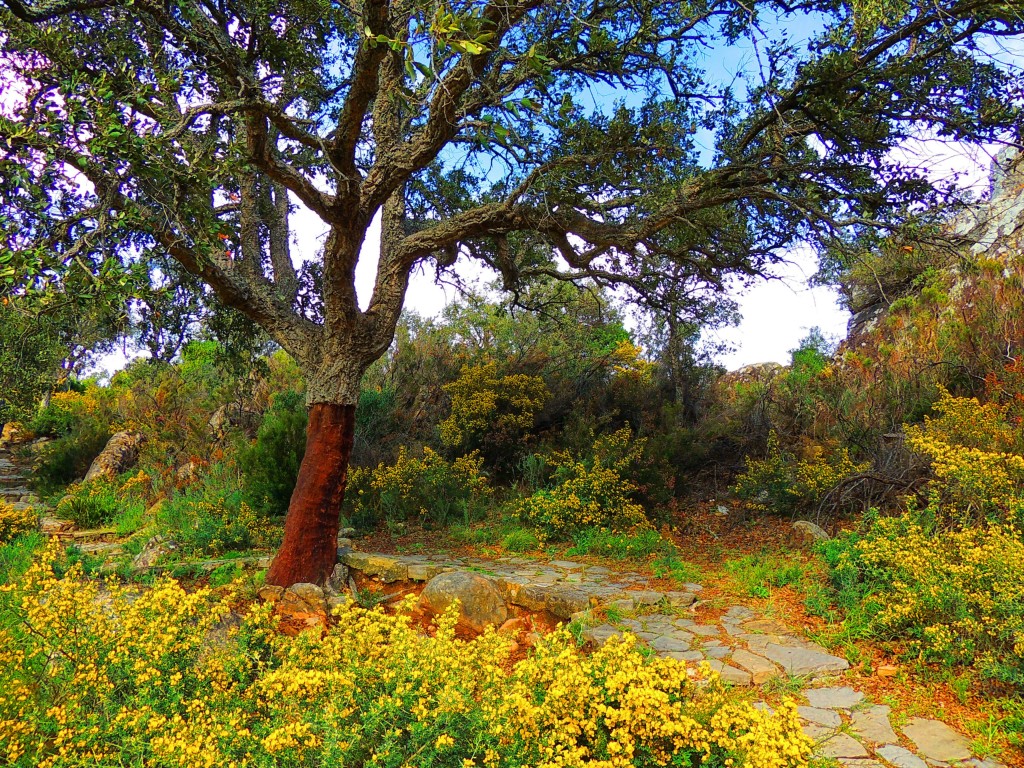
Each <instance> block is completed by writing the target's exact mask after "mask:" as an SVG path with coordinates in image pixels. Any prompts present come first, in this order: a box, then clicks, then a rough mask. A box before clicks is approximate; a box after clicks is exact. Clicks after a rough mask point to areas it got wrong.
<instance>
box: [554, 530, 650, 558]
mask: <svg viewBox="0 0 1024 768" xmlns="http://www.w3.org/2000/svg"><path fill="white" fill-rule="evenodd" d="M572 542H573V545H572V547H571V548H570V549H569V550H567V551H566V554H567V555H569V556H570V557H572V556H576V555H598V556H600V557H610V558H612V559H613V560H627V559H634V560H645V559H647V558H648V557H650V556H651V555H653V554H655V553H657V552H661V551H662V550H663V549H664V547H665V544H666V542H665V540H664V539H662V538H661V535H660V534H659V533H658V532H657V531H655V530H654V529H653V528H646V529H642V530H639V531H635V532H633V533H614V532H613V531H609V530H608V529H607V528H584V529H583V530H580V531H576V532H575V533H574V534H573V535H572Z"/></svg>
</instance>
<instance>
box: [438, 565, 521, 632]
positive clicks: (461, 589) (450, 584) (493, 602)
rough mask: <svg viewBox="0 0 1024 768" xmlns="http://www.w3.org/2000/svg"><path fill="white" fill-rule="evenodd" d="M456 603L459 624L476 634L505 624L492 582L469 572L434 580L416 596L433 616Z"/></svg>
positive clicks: (505, 611)
mask: <svg viewBox="0 0 1024 768" xmlns="http://www.w3.org/2000/svg"><path fill="white" fill-rule="evenodd" d="M456 600H458V601H459V620H460V621H461V622H462V623H463V624H465V625H467V626H468V627H470V628H471V629H474V630H476V631H477V632H482V631H483V630H484V629H486V628H487V627H488V626H491V625H494V626H497V627H500V626H501V625H502V624H504V623H505V622H506V621H507V620H508V617H509V616H508V607H507V606H506V605H505V601H504V600H503V599H502V597H501V593H500V592H498V588H497V587H496V586H494V582H492V581H491V580H490V579H486V578H484V577H483V576H480V575H478V574H475V573H472V572H470V571H452V572H450V573H442V574H440V575H439V576H435V577H434V578H432V579H431V580H430V581H428V582H427V586H426V587H425V588H424V589H423V594H422V595H420V603H421V605H422V606H423V608H424V609H426V610H427V611H428V612H430V613H433V614H439V613H443V612H444V611H445V610H446V609H447V608H448V606H450V605H451V604H452V603H454V602H455V601H456Z"/></svg>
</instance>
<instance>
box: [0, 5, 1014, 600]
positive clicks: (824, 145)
mask: <svg viewBox="0 0 1024 768" xmlns="http://www.w3.org/2000/svg"><path fill="white" fill-rule="evenodd" d="M0 2H2V7H3V8H4V9H5V10H3V11H0V30H2V31H0V40H2V46H3V47H2V51H3V60H2V63H3V66H4V68H6V69H7V71H8V78H7V80H5V81H4V83H5V85H4V91H5V93H4V94H3V98H2V100H0V103H3V104H5V105H6V106H5V107H4V110H5V111H4V116H3V117H0V232H2V235H0V243H2V245H0V264H2V265H3V266H2V267H0V279H3V280H4V281H5V284H6V286H7V287H6V290H7V291H18V290H22V289H23V288H24V287H25V286H29V287H37V286H38V285H39V284H40V282H43V283H50V284H60V282H61V281H62V280H64V279H66V276H67V275H68V274H69V273H73V272H76V271H79V270H80V271H83V272H85V273H87V274H88V275H89V276H90V277H91V278H92V279H95V280H97V281H109V280H118V279H121V278H122V276H123V275H124V274H125V273H130V272H131V271H132V270H138V269H140V265H142V267H141V268H144V267H145V265H147V264H148V263H149V262H150V260H149V259H147V258H145V256H140V254H146V253H150V252H153V251H162V252H164V253H166V254H167V255H168V256H169V257H171V258H173V259H174V260H176V261H177V262H178V264H180V265H181V267H182V268H183V269H184V270H186V271H187V272H189V273H190V274H193V275H195V276H197V277H198V278H201V279H202V280H203V281H204V282H205V283H206V284H207V285H208V286H210V287H211V288H212V289H213V290H214V291H215V292H216V294H217V296H218V297H219V298H220V300H221V301H222V302H224V303H225V304H227V305H228V306H231V307H234V308H236V309H238V310H239V311H241V312H242V313H244V314H245V315H247V316H248V317H249V318H251V319H252V320H253V321H254V322H255V323H257V324H258V325H260V326H261V327H262V328H263V329H265V330H266V332H267V333H268V334H269V335H270V336H271V337H272V338H273V339H274V340H275V341H277V342H278V343H279V344H280V345H281V346H282V347H284V348H285V349H286V350H287V351H288V352H290V353H291V354H292V355H293V356H294V357H295V359H296V360H297V361H298V363H299V365H300V366H301V368H302V370H303V372H304V375H305V378H306V383H307V390H306V398H307V403H308V405H309V428H308V431H307V440H308V442H307V449H306V451H305V455H304V459H303V462H302V466H301V469H300V472H299V478H298V482H297V485H296V489H295V492H294V494H293V496H292V499H291V503H290V508H289V513H288V519H287V522H286V526H285V539H284V543H283V545H282V548H281V550H280V552H279V554H278V556H277V558H276V559H275V561H274V563H273V565H272V567H271V569H270V572H269V574H268V581H269V582H270V583H274V584H290V583H294V582H296V581H321V580H323V579H324V578H325V576H326V575H327V574H328V573H329V572H330V570H331V568H332V567H333V564H334V561H335V556H336V555H335V534H336V531H337V527H338V510H339V506H340V502H341V498H342V496H343V493H344V488H345V478H346V473H345V467H346V465H347V461H348V457H349V454H350V452H351V449H352V440H353V437H352V436H353V425H354V411H355V405H356V403H357V400H358V396H359V384H360V380H361V378H362V376H363V373H364V372H365V371H366V370H367V368H368V366H369V365H370V364H371V363H372V362H373V361H374V360H376V359H377V358H379V357H380V356H381V355H382V354H384V352H385V351H386V350H387V349H388V347H389V345H390V344H391V342H392V339H393V336H394V332H395V326H396V323H397V322H398V319H399V315H400V312H401V308H402V303H403V300H404V296H405V292H406V289H407V286H408V281H409V274H410V271H411V270H412V269H413V268H414V267H416V266H417V265H418V264H420V263H421V262H423V261H426V260H433V261H434V262H435V263H436V266H437V268H438V269H440V270H453V269H456V268H457V267H458V266H459V263H458V260H459V258H460V257H464V258H470V259H476V260H479V261H481V262H483V263H485V264H486V265H488V266H490V267H493V268H494V269H495V270H496V271H497V272H498V273H500V275H501V276H502V279H503V282H504V287H505V288H507V289H508V290H510V291H515V290H517V287H518V286H519V285H521V284H523V283H524V282H528V281H529V280H530V279H532V278H535V277H538V276H547V277H551V278H555V279H560V280H593V281H597V282H598V283H602V284H626V285H630V286H633V287H634V288H636V289H637V290H639V291H641V292H643V290H644V289H645V287H647V286H650V285H657V284H658V283H659V282H660V280H661V279H662V278H663V277H665V273H664V270H665V266H666V265H676V264H683V265H687V267H688V272H689V274H692V275H694V276H695V279H699V280H702V281H705V282H707V283H710V284H713V283H715V282H717V281H718V280H719V279H720V277H721V275H722V274H724V273H728V272H730V271H733V270H740V271H743V272H746V273H756V272H758V271H760V270H762V269H763V268H764V266H765V265H766V263H768V262H770V261H771V260H772V258H774V255H775V254H776V253H777V249H779V248H782V247H785V246H787V245H789V244H792V243H794V242H795V241H798V240H806V239H814V238H817V237H819V236H820V234H821V233H822V232H823V231H825V230H829V229H836V228H842V227H863V226H874V225H879V224H884V223H885V222H886V221H890V220H892V219H894V218H896V219H898V218H899V216H900V213H901V211H903V210H906V209H907V207H908V206H911V205H913V204H914V203H915V202H916V201H918V200H920V199H921V198H922V197H925V196H928V195H929V194H930V193H931V191H932V190H931V188H930V187H929V185H928V184H927V183H926V181H925V180H924V179H923V178H922V177H921V176H920V175H919V174H918V173H916V172H915V170H914V169H912V168H906V167H900V166H898V165H896V163H895V161H894V160H893V155H892V154H891V152H890V150H891V149H892V148H893V147H894V146H896V145H897V144H898V143H899V142H900V141H902V140H904V139H906V138H908V137H910V136H916V135H920V133H921V132H922V131H937V132H939V133H941V134H944V135H948V136H951V137H953V138H957V139H986V140H991V139H994V138H996V137H998V136H1002V135H1003V133H1004V132H1005V131H1006V130H1007V129H1008V128H1012V127H1015V125H1016V120H1017V115H1018V113H1017V111H1016V108H1015V106H1014V105H1015V104H1016V102H1015V101H1014V99H1015V98H1016V97H1017V96H1018V95H1019V91H1017V90H1015V88H1016V87H1017V85H1018V83H1017V82H1016V75H1014V77H1010V76H1008V75H1007V73H1006V72H1003V71H1001V70H1000V69H999V68H998V67H996V66H995V65H993V64H990V63H983V62H980V61H979V60H978V57H977V55H976V44H975V41H976V40H977V39H978V37H979V36H981V35H987V36H996V37H999V36H1008V35H1013V34H1017V33H1019V32H1020V31H1021V28H1022V26H1024V24H1022V20H1021V18H1020V15H1019V13H1017V12H1016V11H1015V10H1014V6H1013V4H1012V3H1007V2H1004V1H1003V0H958V1H957V2H952V3H944V4H941V5H939V4H915V3H909V2H895V3H892V2H880V1H878V0H855V2H852V3H849V4H841V3H836V2H833V1H832V0H807V2H802V3H799V4H797V5H791V4H789V3H784V2H776V1H774V0H765V1H763V2H757V1H756V0H755V2H748V3H739V2H734V0H698V1H697V2H694V3H680V2H676V0H637V1H636V2H626V1H625V0H614V1H613V2H607V3H592V2H581V1H580V0H568V1H567V2H557V3H554V2H547V1H546V0H490V1H489V2H480V1H479V0H468V1H465V2H457V3H455V4H453V5H445V4H440V3H437V2H434V1H433V0H392V1H389V0H361V1H360V0H354V1H353V2H337V3H319V2H309V1H308V0H289V1H288V2H284V1H279V2H267V0H172V2H169V3H168V2H155V0H54V1H52V2H45V3H40V4H31V3H29V4H26V3H25V2H23V0H0ZM790 23H799V24H801V25H803V26H804V27H807V26H809V25H813V26H814V27H815V28H817V29H818V30H819V31H818V33H817V34H816V35H815V36H814V39H813V40H811V42H810V43H809V44H807V45H802V44H800V45H798V44H796V43H793V42H791V41H790V40H789V37H788V36H787V35H786V33H785V30H786V28H787V26H788V25H789V24H790ZM770 30H778V31H777V32H771V31H770ZM741 39H745V40H746V41H747V44H748V45H750V46H752V50H753V51H754V52H755V53H756V57H757V60H758V61H759V63H760V66H759V67H758V68H757V69H756V75H757V76H758V82H757V84H756V85H755V86H753V87H750V88H748V89H746V92H740V91H736V90H735V89H733V88H732V86H731V84H730V83H720V82H716V79H715V77H713V76H711V75H709V74H708V73H705V72H703V71H701V68H700V66H699V64H698V61H699V60H700V57H701V56H703V55H706V54H707V53H708V52H709V51H712V50H714V49H715V48H716V47H720V46H724V45H731V44H735V43H737V42H738V41H740V40H741ZM595 89H596V90H595ZM609 91H610V92H611V96H610V97H609V98H608V102H609V103H613V106H611V107H610V108H609V106H608V105H606V104H595V103H594V102H595V100H596V97H594V96H593V94H594V93H595V92H597V93H600V92H603V93H608V92H609ZM602 101H603V99H602ZM701 131H704V132H705V133H704V134H703V135H709V136H714V137H715V142H716V150H715V153H714V157H713V159H711V160H710V161H707V162H705V163H703V164H702V163H701V155H700V151H699V146H698V142H697V139H698V138H699V136H700V135H702V134H701V133H700V132H701ZM298 204H301V205H302V206H305V208H307V209H309V211H311V212H312V213H313V214H315V215H316V216H318V217H319V218H320V219H321V220H322V221H323V222H324V223H325V224H326V225H327V227H328V230H329V231H328V235H327V238H326V241H325V243H324V246H323V250H322V253H321V254H319V259H318V261H317V264H316V265H315V266H314V267H312V268H308V269H306V270H304V271H302V272H297V271H296V269H295V267H294V260H293V258H292V253H291V244H292V237H291V235H292V229H291V214H292V213H293V208H294V206H295V205H298ZM378 214H379V215H380V217H381V231H382V235H381V243H380V249H379V252H378V254H377V256H378V258H379V260H378V265H377V274H376V280H375V283H374V288H373V292H372V295H371V296H370V297H369V300H368V302H367V303H366V304H365V305H364V306H365V308H363V307H362V306H361V305H360V303H359V301H358V299H357V296H356V285H355V271H356V270H355V267H356V263H357V262H358V260H359V258H360V253H361V248H362V246H363V244H364V241H365V239H366V234H367V229H368V227H369V225H370V222H371V220H372V219H373V218H374V217H375V216H376V215H378ZM666 279H667V278H666Z"/></svg>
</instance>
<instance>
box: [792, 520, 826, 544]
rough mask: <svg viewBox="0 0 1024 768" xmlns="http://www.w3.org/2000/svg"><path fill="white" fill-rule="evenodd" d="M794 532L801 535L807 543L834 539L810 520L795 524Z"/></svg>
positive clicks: (798, 521)
mask: <svg viewBox="0 0 1024 768" xmlns="http://www.w3.org/2000/svg"><path fill="white" fill-rule="evenodd" d="M793 530H794V531H796V532H797V533H799V534H800V535H801V536H802V537H803V538H804V540H805V541H810V542H815V541H828V540H829V539H831V538H832V537H831V536H829V535H828V532H826V531H825V529H824V528H822V527H821V526H820V525H816V524H814V523H812V522H811V521H810V520H797V521H796V522H795V523H793Z"/></svg>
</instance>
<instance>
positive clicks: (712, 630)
mask: <svg viewBox="0 0 1024 768" xmlns="http://www.w3.org/2000/svg"><path fill="white" fill-rule="evenodd" d="M687 629H688V630H689V631H690V632H693V634H695V635H700V636H702V637H718V635H719V634H720V632H721V631H720V630H719V629H718V627H713V626H711V625H710V624H694V625H692V626H689V627H687Z"/></svg>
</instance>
